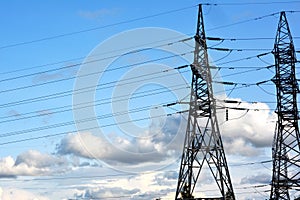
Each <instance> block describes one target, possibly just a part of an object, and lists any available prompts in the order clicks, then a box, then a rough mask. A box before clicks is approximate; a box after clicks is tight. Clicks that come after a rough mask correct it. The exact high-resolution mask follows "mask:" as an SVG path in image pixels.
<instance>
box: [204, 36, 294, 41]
mask: <svg viewBox="0 0 300 200" xmlns="http://www.w3.org/2000/svg"><path fill="white" fill-rule="evenodd" d="M206 39H207V40H211V41H225V40H228V41H239V40H245V41H247V40H275V38H274V37H255V38H220V37H206ZM293 39H300V37H293Z"/></svg>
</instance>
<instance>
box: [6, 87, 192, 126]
mask: <svg viewBox="0 0 300 200" xmlns="http://www.w3.org/2000/svg"><path fill="white" fill-rule="evenodd" d="M186 88H188V87H186V86H182V85H174V87H170V88H167V89H165V88H159V89H151V90H146V91H142V92H138V93H134V94H133V95H131V94H127V95H121V96H116V97H114V102H119V101H124V100H127V99H128V97H130V99H138V98H142V97H146V96H149V95H151V96H152V95H157V94H163V93H168V92H170V91H169V90H171V91H172V92H174V91H177V90H183V89H186ZM156 91H157V92H156ZM122 97H123V98H122ZM110 103H111V97H109V98H102V99H98V100H95V101H91V102H84V103H80V105H81V106H80V105H79V104H74V105H67V106H60V107H54V108H44V109H43V110H35V111H31V112H27V113H18V117H16V116H4V117H0V120H1V119H2V120H1V121H0V124H3V123H8V122H15V121H19V120H25V119H32V118H36V117H43V116H45V115H53V114H58V113H64V112H69V111H74V110H80V109H84V108H89V107H96V106H100V105H105V104H110ZM43 111H47V113H46V114H45V113H43ZM48 113H49V114H48ZM30 114H34V115H30ZM28 115H29V116H28Z"/></svg>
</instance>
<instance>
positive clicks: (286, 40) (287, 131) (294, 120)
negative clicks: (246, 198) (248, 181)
mask: <svg viewBox="0 0 300 200" xmlns="http://www.w3.org/2000/svg"><path fill="white" fill-rule="evenodd" d="M273 54H274V56H275V68H276V75H275V77H274V78H273V82H274V83H275V85H276V92H277V110H276V113H277V115H278V121H277V125H276V131H275V135H274V142H273V148H272V151H273V152H272V156H273V176H272V183H271V195H270V199H271V200H277V199H290V193H289V192H291V190H294V191H299V190H300V139H299V138H300V136H299V128H298V119H299V116H298V109H297V93H298V92H299V89H298V85H297V79H296V74H295V63H296V56H295V49H294V44H293V40H292V35H291V32H290V29H289V26H288V22H287V19H286V15H285V12H281V14H280V21H279V24H278V30H277V34H276V41H275V45H274V50H273Z"/></svg>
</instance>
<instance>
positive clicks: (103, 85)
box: [0, 71, 189, 108]
mask: <svg viewBox="0 0 300 200" xmlns="http://www.w3.org/2000/svg"><path fill="white" fill-rule="evenodd" d="M162 72H164V71H162ZM162 72H159V73H162ZM185 72H189V71H183V72H180V73H181V74H183V73H185ZM157 73H158V72H156V73H152V74H150V75H153V74H157ZM170 75H178V73H177V72H175V73H172V74H168V76H170ZM146 76H149V74H144V75H138V76H135V77H131V78H127V79H123V80H121V81H119V80H115V81H110V82H106V83H101V84H99V87H97V85H96V86H89V87H84V88H80V89H76V90H69V91H63V92H58V93H54V94H50V95H43V96H39V97H34V98H27V99H23V100H18V101H11V102H7V103H3V104H0V108H7V107H11V106H16V105H23V104H28V103H35V102H40V101H46V100H50V99H56V98H61V97H66V96H70V95H75V94H82V93H86V92H94V91H99V90H103V89H108V88H112V87H114V86H115V85H114V84H115V83H120V82H121V83H122V85H123V86H124V85H128V84H132V83H137V82H144V81H146V80H153V79H157V78H162V77H165V76H166V75H160V76H155V77H149V78H147V79H143V80H133V79H139V78H142V77H146ZM126 81H129V82H126ZM123 82H125V83H123ZM122 85H119V86H122Z"/></svg>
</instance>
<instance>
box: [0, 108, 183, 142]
mask: <svg viewBox="0 0 300 200" xmlns="http://www.w3.org/2000/svg"><path fill="white" fill-rule="evenodd" d="M187 111H188V110H186V111H179V112H175V113H170V114H168V115H167V116H172V115H176V114H181V113H183V112H187ZM159 117H166V116H165V115H158V116H155V117H145V118H139V119H135V120H129V121H124V122H119V123H111V124H105V125H101V128H105V127H109V126H115V125H120V124H126V123H132V122H138V121H144V120H149V119H153V118H159ZM85 120H86V119H85ZM89 120H95V119H89ZM68 123H70V124H71V122H68ZM73 123H74V122H73ZM77 123H78V122H77ZM61 124H62V123H61ZM52 126H53V125H52ZM40 128H41V127H39V128H36V129H31V130H27V132H26V133H28V132H34V131H38V129H40ZM44 128H45V127H44ZM99 128H100V127H99V126H95V127H89V128H84V129H79V130H71V131H65V132H60V133H55V134H48V135H43V136H37V137H29V138H24V139H18V140H12V141H8V142H2V143H0V145H7V144H14V143H19V142H26V141H32V140H38V139H44V138H49V137H56V136H61V135H66V134H70V133H78V132H84V131H91V130H96V129H99ZM24 133H25V130H24ZM18 134H21V132H20V133H18ZM22 134H23V133H22Z"/></svg>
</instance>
